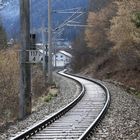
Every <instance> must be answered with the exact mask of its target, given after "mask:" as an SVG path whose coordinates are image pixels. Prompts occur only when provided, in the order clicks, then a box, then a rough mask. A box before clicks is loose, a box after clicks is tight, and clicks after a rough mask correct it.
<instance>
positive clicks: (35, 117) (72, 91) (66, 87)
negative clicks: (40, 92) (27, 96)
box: [0, 74, 80, 140]
mask: <svg viewBox="0 0 140 140" xmlns="http://www.w3.org/2000/svg"><path fill="white" fill-rule="evenodd" d="M55 81H56V84H57V86H58V87H60V93H59V94H58V96H57V97H55V98H53V99H52V100H51V101H50V102H49V103H44V105H42V106H41V107H39V108H38V110H37V111H36V112H34V113H32V114H31V115H30V116H29V117H27V118H26V119H25V120H23V121H19V122H16V123H15V124H14V125H10V126H9V128H8V129H7V130H5V132H4V133H2V134H0V140H8V139H9V138H10V137H11V136H12V135H14V134H16V133H18V132H21V131H22V130H23V131H24V130H25V129H26V128H27V127H31V126H32V125H33V124H34V123H38V122H40V121H41V120H44V119H45V118H47V117H49V115H51V113H52V112H56V111H58V110H59V109H61V108H62V107H64V106H66V105H67V104H68V103H70V102H71V101H72V100H73V99H75V98H76V97H77V96H78V95H79V91H80V86H79V85H77V84H76V82H73V81H72V80H70V79H67V78H64V77H63V78H62V77H61V76H59V75H56V74H55Z"/></svg>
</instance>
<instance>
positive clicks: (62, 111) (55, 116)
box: [11, 75, 85, 140]
mask: <svg viewBox="0 0 140 140" xmlns="http://www.w3.org/2000/svg"><path fill="white" fill-rule="evenodd" d="M63 76H64V77H66V76H65V75H63ZM67 78H69V79H72V80H74V81H75V82H76V83H78V85H80V87H81V93H80V94H79V96H78V97H77V98H76V99H75V100H74V101H72V102H71V103H69V104H68V105H66V106H65V107H64V108H62V109H60V110H59V111H58V112H56V113H55V114H53V115H52V116H50V117H49V118H47V119H46V120H43V121H42V122H40V123H38V124H36V125H35V126H33V127H31V128H29V129H28V130H26V131H24V132H23V133H21V134H19V135H17V136H15V137H14V138H11V140H22V139H25V140H26V139H28V138H30V137H31V136H33V135H35V134H36V133H37V132H39V131H41V130H43V129H44V128H46V127H47V126H49V125H50V124H51V123H53V122H54V121H55V120H57V119H59V118H60V117H61V116H63V115H64V114H65V113H66V112H68V111H69V110H70V109H71V108H73V106H75V105H76V104H77V103H78V102H79V101H80V100H81V99H82V97H83V96H84V94H85V87H84V85H83V84H81V83H80V82H79V81H77V80H75V79H73V78H71V77H67Z"/></svg>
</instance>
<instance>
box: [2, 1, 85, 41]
mask: <svg viewBox="0 0 140 140" xmlns="http://www.w3.org/2000/svg"><path fill="white" fill-rule="evenodd" d="M47 4H48V2H47V0H41V1H38V0H31V13H32V14H31V28H32V29H34V28H36V29H37V28H40V27H41V26H42V17H46V18H45V23H46V26H47ZM5 5H6V6H4V8H3V9H1V11H0V16H1V17H2V22H3V25H4V27H5V29H6V32H7V34H8V37H9V38H11V37H12V38H18V34H19V0H7V2H6V3H5ZM77 7H82V8H85V9H87V7H88V0H76V1H75V0H70V1H69V0H63V1H61V0H55V1H52V9H53V10H61V9H71V8H77ZM70 16H71V14H56V13H53V14H52V17H53V20H52V22H53V26H54V27H57V26H58V25H60V24H61V23H62V22H64V21H65V20H66V19H67V18H68V17H70ZM79 20H80V21H81V22H83V21H84V16H82V17H81V18H79ZM79 32H80V28H73V27H67V28H65V32H64V34H63V35H62V36H63V37H64V38H65V39H73V38H74V37H75V35H76V34H78V33H79ZM38 37H39V36H38Z"/></svg>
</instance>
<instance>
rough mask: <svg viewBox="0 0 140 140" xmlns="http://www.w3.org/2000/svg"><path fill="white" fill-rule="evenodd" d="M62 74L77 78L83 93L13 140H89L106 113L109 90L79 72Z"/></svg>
mask: <svg viewBox="0 0 140 140" xmlns="http://www.w3.org/2000/svg"><path fill="white" fill-rule="evenodd" d="M64 72H65V71H61V72H59V74H60V75H62V76H65V77H68V78H70V79H73V80H74V81H76V82H77V83H79V84H80V86H81V93H80V94H79V96H78V97H77V98H76V99H75V100H74V101H72V102H71V103H70V104H68V105H67V106H66V107H64V108H62V109H61V110H60V111H58V112H56V113H55V114H53V115H52V116H50V117H49V118H48V119H47V120H43V121H42V122H40V123H39V124H36V125H35V126H33V127H31V128H29V129H28V130H27V131H25V132H22V133H20V134H19V135H17V136H15V137H13V138H11V140H22V139H23V140H26V139H29V140H88V139H89V138H90V136H91V135H92V134H93V130H94V128H95V127H96V125H97V124H98V123H99V122H100V121H101V119H102V117H103V116H104V115H105V112H106V111H107V108H108V106H109V103H110V94H109V91H108V89H107V88H106V87H105V86H104V85H102V84H101V83H100V82H98V81H96V80H93V79H89V78H86V77H82V76H79V75H72V74H66V73H64Z"/></svg>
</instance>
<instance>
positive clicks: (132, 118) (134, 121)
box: [92, 82, 140, 140]
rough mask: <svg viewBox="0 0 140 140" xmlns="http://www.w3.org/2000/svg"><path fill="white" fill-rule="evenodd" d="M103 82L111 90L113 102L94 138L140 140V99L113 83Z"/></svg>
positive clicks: (96, 139) (100, 139) (93, 139)
mask: <svg viewBox="0 0 140 140" xmlns="http://www.w3.org/2000/svg"><path fill="white" fill-rule="evenodd" d="M103 84H104V85H106V87H107V88H108V89H109V91H110V94H111V104H110V107H109V109H108V111H107V114H106V115H105V117H104V119H103V120H102V121H101V123H100V124H99V126H98V127H97V128H96V129H95V131H94V134H93V136H92V140H140V99H138V98H137V97H136V96H134V95H131V94H128V93H127V92H126V91H125V90H124V89H123V88H121V87H119V86H115V85H114V84H112V83H109V82H103Z"/></svg>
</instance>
